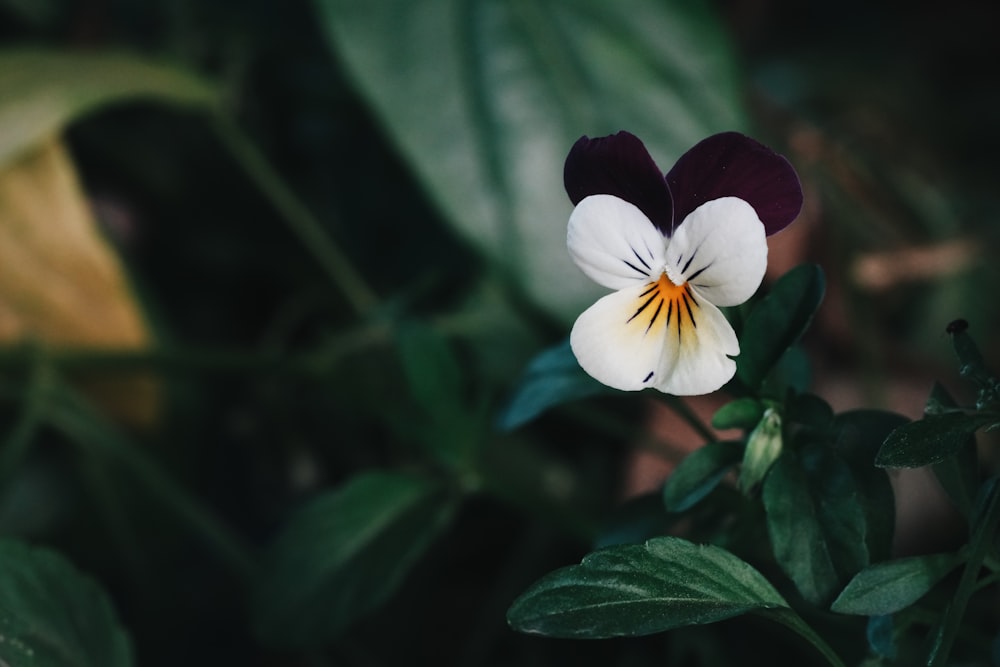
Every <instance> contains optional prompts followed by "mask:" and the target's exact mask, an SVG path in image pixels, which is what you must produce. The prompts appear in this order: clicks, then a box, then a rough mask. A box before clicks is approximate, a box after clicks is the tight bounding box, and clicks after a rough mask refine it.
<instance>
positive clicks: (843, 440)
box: [832, 410, 907, 561]
mask: <svg viewBox="0 0 1000 667" xmlns="http://www.w3.org/2000/svg"><path fill="white" fill-rule="evenodd" d="M906 422H907V418H906V417H904V416H902V415H899V414H896V413H894V412H886V411H883V410H849V411H847V412H843V413H841V414H839V415H837V416H836V417H834V420H833V426H832V431H833V434H834V435H833V438H834V448H835V449H836V451H837V453H838V454H839V455H840V457H841V458H843V460H844V461H845V462H846V463H847V465H848V467H849V468H850V469H851V474H852V475H854V479H855V481H856V482H857V488H858V502H859V503H861V507H862V509H863V511H864V513H865V522H866V524H867V526H868V530H867V531H866V536H865V538H866V541H867V543H868V554H869V557H870V559H871V560H873V561H882V560H886V559H888V558H889V557H890V553H891V550H892V539H893V532H894V530H895V524H896V500H895V495H894V494H893V490H892V484H891V483H890V481H889V475H888V474H887V473H886V471H885V470H882V469H881V468H876V467H875V455H876V453H877V452H878V450H879V447H881V446H882V442H883V441H885V438H886V437H887V436H888V435H889V433H891V432H892V431H893V429H895V428H897V427H899V426H901V425H903V424H905V423H906Z"/></svg>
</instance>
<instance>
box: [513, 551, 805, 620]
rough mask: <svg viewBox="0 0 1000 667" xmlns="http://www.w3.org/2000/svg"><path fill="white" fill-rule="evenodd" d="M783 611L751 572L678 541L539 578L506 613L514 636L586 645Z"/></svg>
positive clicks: (592, 557) (732, 559) (597, 556)
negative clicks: (567, 639)
mask: <svg viewBox="0 0 1000 667" xmlns="http://www.w3.org/2000/svg"><path fill="white" fill-rule="evenodd" d="M786 607H788V605H787V603H786V602H785V601H784V599H783V598H782V597H781V595H780V594H779V593H778V592H777V591H776V590H774V587H773V586H771V584H770V583H768V581H767V580H766V579H765V578H764V577H763V576H762V575H761V574H760V573H759V572H758V571H757V570H755V569H754V568H753V567H751V566H750V565H748V564H747V563H745V562H744V561H742V560H740V559H739V558H737V557H736V556H734V555H733V554H731V553H729V552H728V551H725V550H724V549H721V548H719V547H715V546H699V545H696V544H692V543H691V542H688V541H686V540H682V539H680V538H676V537H660V538H656V539H652V540H650V541H649V542H647V543H646V544H645V545H625V546H617V547H610V548H608V549H602V550H601V551H596V552H594V553H592V554H589V555H588V556H587V557H585V558H584V559H583V562H582V563H580V564H579V565H573V566H571V567H566V568H562V569H560V570H556V571H555V572H552V573H550V574H549V575H547V576H545V577H543V578H542V579H541V580H540V581H538V582H536V583H535V584H534V585H532V586H531V588H529V589H528V590H527V591H526V592H525V593H524V594H523V595H521V596H520V597H519V598H518V599H517V600H515V601H514V604H513V605H511V608H510V610H509V611H508V612H507V621H508V623H510V625H511V627H513V628H514V629H515V630H518V631H520V632H530V633H535V634H542V635H547V636H551V637H570V638H590V639H599V638H606V637H621V636H638V635H648V634H652V633H655V632H663V631H665V630H671V629H673V628H678V627H682V626H686V625H696V624H702V623H713V622H715V621H721V620H723V619H726V618H732V617H733V616H739V615H740V614H745V613H747V612H754V611H762V610H767V609H779V608H786Z"/></svg>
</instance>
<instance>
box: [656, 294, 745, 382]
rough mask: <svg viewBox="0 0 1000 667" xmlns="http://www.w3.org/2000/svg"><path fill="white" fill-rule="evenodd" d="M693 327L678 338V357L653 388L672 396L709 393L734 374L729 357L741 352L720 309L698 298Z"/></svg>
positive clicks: (734, 367) (734, 368) (734, 369)
mask: <svg viewBox="0 0 1000 667" xmlns="http://www.w3.org/2000/svg"><path fill="white" fill-rule="evenodd" d="M694 323H695V325H697V328H693V329H692V330H691V331H690V332H689V333H690V335H685V336H682V337H681V339H680V340H681V343H680V349H679V351H678V354H677V360H676V361H675V362H674V364H673V366H671V367H670V369H669V372H667V373H663V377H662V378H661V380H660V382H658V383H657V384H656V385H655V387H656V388H657V389H659V390H660V391H662V392H664V393H666V394H674V395H675V396H698V395H701V394H710V393H712V392H713V391H715V390H717V389H719V388H720V387H722V385H724V384H726V383H727V382H729V381H730V380H731V379H732V377H733V375H735V374H736V362H735V361H733V360H732V359H731V358H730V357H735V356H736V355H738V354H739V353H740V343H739V341H738V340H737V339H736V333H735V332H734V331H733V328H732V327H731V326H730V325H729V321H728V320H727V319H726V317H725V315H723V314H722V312H721V311H720V310H719V309H718V308H716V307H715V306H713V305H712V304H711V303H709V302H708V301H705V300H699V306H698V308H697V310H696V311H695V315H694Z"/></svg>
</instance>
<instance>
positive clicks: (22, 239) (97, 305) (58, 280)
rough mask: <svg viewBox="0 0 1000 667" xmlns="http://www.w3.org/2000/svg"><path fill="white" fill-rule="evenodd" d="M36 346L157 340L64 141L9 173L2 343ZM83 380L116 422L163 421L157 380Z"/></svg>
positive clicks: (1, 277) (1, 217)
mask: <svg viewBox="0 0 1000 667" xmlns="http://www.w3.org/2000/svg"><path fill="white" fill-rule="evenodd" d="M29 340H34V341H39V342H41V343H43V344H45V345H47V346H49V347H59V348H72V349H81V348H82V349H93V350H101V351H108V350H142V349H146V348H148V347H149V345H150V342H151V334H150V331H149V328H148V326H147V325H146V322H145V320H144V318H143V315H142V312H141V310H140V308H139V306H138V303H137V302H136V299H135V297H134V295H133V293H132V290H131V287H130V286H129V283H128V280H127V277H126V275H125V271H124V270H123V268H122V264H121V262H120V260H119V258H118V256H117V254H116V253H115V252H114V250H113V249H112V248H111V246H110V245H109V244H108V243H107V241H106V240H105V239H104V237H103V236H102V235H101V232H100V231H99V229H98V227H97V224H96V222H95V220H94V216H93V213H92V212H91V210H90V208H89V206H88V204H87V200H86V198H85V197H84V193H83V191H82V189H81V187H80V183H79V181H78V179H77V175H76V170H75V169H74V166H73V162H72V160H71V159H70V157H69V155H68V154H67V152H66V149H65V147H64V146H63V144H62V142H61V141H60V140H59V139H58V138H56V137H51V138H49V139H47V140H45V141H42V142H40V143H39V144H37V145H36V146H35V147H34V148H33V149H31V150H28V151H25V152H23V153H21V154H20V155H19V156H18V158H17V159H15V160H13V161H10V162H8V163H7V164H4V165H3V166H0V344H12V343H16V342H21V341H29ZM80 380H81V382H83V383H84V384H85V386H86V388H87V390H88V391H89V392H90V394H91V396H92V398H94V399H95V401H97V402H99V403H100V404H101V406H102V407H104V408H105V409H106V410H107V411H108V412H109V413H110V414H112V416H115V417H118V418H121V419H123V420H125V421H127V422H129V423H132V424H137V425H148V424H150V423H151V422H152V421H153V420H154V419H155V418H156V413H157V409H158V387H157V384H156V382H155V380H154V379H153V378H152V377H151V376H149V375H147V374H138V373H132V374H128V375H125V374H121V375H116V376H114V377H100V378H97V377H93V376H90V377H86V378H80Z"/></svg>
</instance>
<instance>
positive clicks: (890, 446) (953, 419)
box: [875, 412, 1000, 468]
mask: <svg viewBox="0 0 1000 667" xmlns="http://www.w3.org/2000/svg"><path fill="white" fill-rule="evenodd" d="M997 425H1000V414H997V413H991V412H976V413H972V414H964V413H961V412H949V413H946V414H940V415H930V416H927V417H924V418H923V419H919V420H917V421H914V422H910V423H909V424H904V425H903V426H900V427H899V428H897V429H896V430H894V431H893V432H892V433H890V434H889V437H887V438H886V439H885V443H883V445H882V448H881V449H880V450H879V452H878V457H877V458H876V459H875V465H877V466H880V467H882V468H919V467H920V466H925V465H930V464H932V463H938V462H940V461H943V460H945V459H946V458H948V457H949V456H954V455H955V454H957V453H958V452H959V451H961V449H962V447H963V446H965V445H966V443H967V442H968V440H969V438H970V437H971V436H972V435H973V434H974V433H975V432H976V431H978V430H979V429H981V428H993V427H995V426H997Z"/></svg>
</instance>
